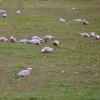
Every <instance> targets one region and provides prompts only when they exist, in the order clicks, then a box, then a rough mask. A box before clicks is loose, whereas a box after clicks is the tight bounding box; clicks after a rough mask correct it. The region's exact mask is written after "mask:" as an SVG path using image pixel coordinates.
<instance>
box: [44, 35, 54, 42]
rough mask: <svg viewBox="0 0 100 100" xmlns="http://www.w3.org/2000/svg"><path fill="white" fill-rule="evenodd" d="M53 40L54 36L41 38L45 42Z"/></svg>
mask: <svg viewBox="0 0 100 100" xmlns="http://www.w3.org/2000/svg"><path fill="white" fill-rule="evenodd" d="M53 38H54V36H51V35H46V36H44V37H43V40H44V41H45V42H47V40H51V39H53Z"/></svg>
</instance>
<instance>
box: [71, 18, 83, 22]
mask: <svg viewBox="0 0 100 100" xmlns="http://www.w3.org/2000/svg"><path fill="white" fill-rule="evenodd" d="M72 21H73V22H82V19H75V20H72Z"/></svg>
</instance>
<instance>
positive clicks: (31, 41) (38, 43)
mask: <svg viewBox="0 0 100 100" xmlns="http://www.w3.org/2000/svg"><path fill="white" fill-rule="evenodd" d="M27 42H28V43H29V44H36V45H40V44H41V43H40V40H38V39H32V40H28V41H27Z"/></svg>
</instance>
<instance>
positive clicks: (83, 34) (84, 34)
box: [80, 33, 90, 37]
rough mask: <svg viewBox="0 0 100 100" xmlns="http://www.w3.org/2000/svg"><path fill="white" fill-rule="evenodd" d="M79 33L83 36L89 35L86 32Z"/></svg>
mask: <svg viewBox="0 0 100 100" xmlns="http://www.w3.org/2000/svg"><path fill="white" fill-rule="evenodd" d="M80 34H81V36H83V37H90V35H89V34H88V33H80Z"/></svg>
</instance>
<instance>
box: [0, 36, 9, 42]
mask: <svg viewBox="0 0 100 100" xmlns="http://www.w3.org/2000/svg"><path fill="white" fill-rule="evenodd" d="M6 41H8V39H7V38H6V37H0V42H6Z"/></svg>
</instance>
